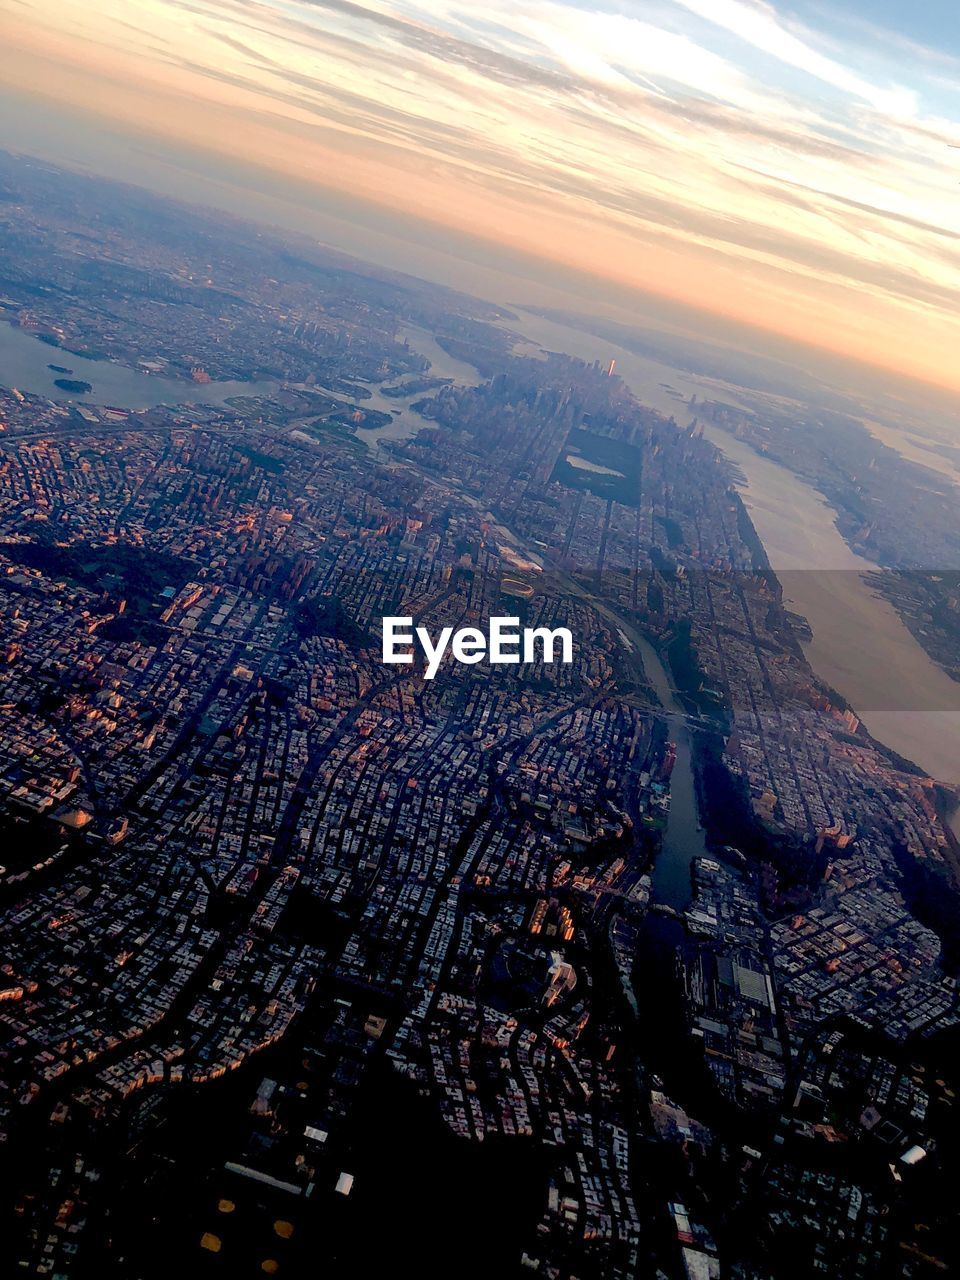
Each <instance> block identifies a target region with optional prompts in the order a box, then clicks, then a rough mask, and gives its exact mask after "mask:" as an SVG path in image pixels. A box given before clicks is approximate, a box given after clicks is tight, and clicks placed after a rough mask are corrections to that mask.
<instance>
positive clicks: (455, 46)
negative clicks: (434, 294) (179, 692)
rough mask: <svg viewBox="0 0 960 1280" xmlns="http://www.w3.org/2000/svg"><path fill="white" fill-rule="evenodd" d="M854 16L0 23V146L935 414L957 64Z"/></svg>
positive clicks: (247, 12) (269, 7)
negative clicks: (724, 346)
mask: <svg viewBox="0 0 960 1280" xmlns="http://www.w3.org/2000/svg"><path fill="white" fill-rule="evenodd" d="M855 9H856V14H854V13H853V12H848V13H847V14H846V15H845V16H844V17H842V18H840V17H837V16H836V15H829V14H828V13H827V11H826V10H825V9H820V8H818V6H816V5H815V4H810V3H806V4H803V5H800V6H797V5H794V6H785V5H782V4H777V5H775V6H774V5H769V4H766V3H761V2H760V0H756V2H755V3H754V2H753V0H717V3H714V4H710V5H707V4H706V3H704V2H702V0H663V2H662V3H661V2H653V0H651V2H649V3H633V4H627V5H620V6H617V5H616V4H612V5H611V4H609V3H607V4H605V5H604V6H602V7H598V8H597V9H595V10H592V11H589V12H588V11H586V10H584V9H583V8H581V7H580V6H578V5H576V4H569V3H568V4H562V3H550V2H546V0H544V2H542V3H535V4H522V5H520V6H519V7H517V8H515V9H510V10H509V11H508V10H506V9H501V8H500V7H499V6H498V5H494V6H493V7H487V8H486V9H485V11H484V17H483V18H482V19H481V18H473V17H471V15H470V13H469V11H468V10H467V9H466V8H464V7H461V6H458V5H457V4H456V3H453V0H450V2H449V3H447V2H445V0H444V2H441V3H431V4H428V5H417V4H415V3H412V2H406V0H404V2H398V3H396V4H388V5H384V4H380V5H376V6H375V5H372V4H371V5H366V6H364V5H355V4H351V3H347V0H325V2H324V3H317V2H312V3H308V2H307V0H290V3H286V4H279V3H275V2H274V0H270V2H265V3H257V4H252V5H244V6H239V5H237V4H235V3H233V2H232V0H203V2H202V3H199V4H196V5H187V4H183V3H180V2H179V0H169V2H167V3H160V2H158V0H134V3H133V4H127V5H124V6H122V16H121V13H120V10H118V7H117V6H116V5H115V4H114V3H112V2H111V0H99V2H94V3H90V4H86V5H83V6H80V5H78V4H76V3H73V2H72V0H67V2H66V3H64V4H63V5H60V6H58V7H57V10H56V13H47V12H45V11H44V6H42V5H38V4H36V3H34V2H33V0H20V2H19V3H13V0H0V22H2V23H3V25H4V27H5V28H6V31H5V36H6V38H7V42H8V45H9V46H10V47H11V48H16V49H17V51H18V56H17V57H16V58H9V59H7V60H6V63H5V68H4V73H3V76H2V81H3V83H4V84H5V86H6V87H7V92H6V93H5V94H4V97H5V98H6V101H7V103H8V106H9V107H10V110H8V111H6V112H5V113H4V114H5V115H6V116H7V117H8V126H7V128H6V129H5V130H4V131H3V133H2V134H0V145H3V146H5V147H7V148H9V149H12V150H18V151H21V152H27V153H30V154H37V155H40V156H42V157H43V158H46V159H48V160H51V161H54V162H59V163H66V164H71V165H73V166H76V167H80V168H82V169H85V170H90V171H93V172H99V173H102V174H103V175H104V176H108V177H115V178H116V177H123V178H125V179H126V180H128V181H131V182H133V183H135V184H138V185H144V186H148V187H152V188H153V189H156V190H159V191H161V192H163V193H165V194H169V195H173V196H176V197H177V198H180V199H185V200H189V201H192V202H195V203H203V204H209V205H212V206H214V207H217V206H219V207H224V208H228V209H231V210H232V211H233V212H236V213H237V214H238V215H239V216H242V217H247V218H252V219H254V220H257V221H261V222H263V221H265V222H270V223H273V224H274V225H277V226H281V227H284V226H285V227H286V228H287V229H289V230H295V231H299V232H301V233H305V234H309V235H312V236H314V237H316V238H317V239H318V240H321V241H322V240H328V241H329V243H330V244H331V245H332V246H333V247H336V248H339V249H342V250H344V251H346V252H349V253H352V254H355V255H356V256H358V257H361V258H365V259H367V260H369V261H372V262H376V263H379V264H380V265H384V266H390V267H391V268H392V269H397V270H403V271H406V272H408V273H409V274H412V275H418V276H421V277H423V278H425V279H430V280H434V281H436V282H438V283H444V284H447V285H448V286H450V287H453V288H458V289H461V290H462V291H463V292H466V293H472V294H476V295H477V296H480V297H484V298H487V299H489V300H493V301H496V302H498V303H499V304H500V305H505V306H509V305H510V304H514V305H517V304H526V305H533V306H550V307H567V308H568V309H571V310H573V309H579V310H585V311H587V312H594V313H597V314H604V313H606V314H608V315H610V316H611V317H615V318H619V319H621V320H627V319H632V320H634V322H637V320H638V317H637V315H636V312H638V311H639V312H640V316H641V317H642V319H640V321H639V322H640V323H643V322H651V321H652V322H655V323H656V324H659V325H667V326H672V327H673V328H674V329H676V330H678V331H684V330H689V331H691V332H693V333H695V334H696V336H698V337H701V338H702V337H709V338H711V339H712V340H714V341H718V342H728V343H730V344H731V345H733V346H735V347H738V348H740V349H743V348H744V347H747V348H749V347H750V346H751V345H755V346H756V348H757V349H758V350H762V351H763V353H764V354H768V355H773V356H775V358H780V359H785V358H786V359H790V358H791V357H790V352H791V351H793V352H795V354H794V355H793V357H792V358H793V359H794V360H795V361H797V362H798V363H799V362H802V361H806V362H807V363H808V365H809V367H810V369H811V371H812V373H813V374H814V376H828V377H830V376H832V377H836V376H837V374H838V369H839V367H840V366H839V363H838V361H836V360H831V359H830V357H831V356H833V357H839V358H840V360H842V361H843V363H844V364H847V362H848V361H852V362H853V363H850V364H849V377H850V378H851V379H853V380H854V381H856V380H857V378H858V377H860V378H863V377H864V374H865V371H864V369H863V366H864V365H867V366H871V367H876V368H879V369H881V370H883V371H884V372H885V374H890V373H894V374H902V375H905V376H906V377H908V378H916V379H919V380H921V381H922V382H929V383H931V384H932V385H933V386H939V387H944V388H948V389H949V390H950V391H956V390H958V389H960V374H958V372H957V371H956V361H955V358H954V357H953V351H954V350H955V347H956V342H957V338H958V336H960V334H958V320H957V315H956V312H957V308H956V301H957V299H958V298H960V252H958V251H957V249H956V248H955V247H954V246H955V242H956V241H957V240H958V239H960V219H958V215H957V212H956V209H957V199H956V189H957V173H958V172H960V160H958V162H957V164H956V165H954V164H952V163H951V160H952V158H953V156H954V153H952V152H951V151H949V150H948V149H947V146H948V143H949V142H950V141H951V140H952V141H960V123H958V121H960V93H958V90H957V87H956V84H955V83H954V81H953V80H952V79H951V75H952V72H953V71H954V70H955V68H956V67H960V55H958V51H957V50H956V49H950V48H947V47H944V43H943V41H942V40H941V42H940V47H939V48H936V49H935V48H933V47H932V46H931V45H930V43H929V39H928V37H929V31H927V30H926V23H927V19H928V18H929V9H928V10H927V18H924V17H923V16H922V15H918V16H917V17H916V18H913V17H911V16H910V15H905V14H903V13H902V12H897V13H896V14H894V15H893V16H891V14H890V11H889V6H886V5H885V4H884V3H883V2H882V0H860V2H859V3H858V4H857V5H856V6H855ZM911 24H915V29H914V27H913V26H912V25H911ZM361 72H362V75H360V74H359V73H361ZM358 76H359V78H358ZM347 80H350V82H351V84H352V86H353V87H352V88H349V89H348V88H347V84H346V82H347ZM282 86H285V87H282ZM198 108H199V110H198ZM108 117H109V119H108ZM761 117H763V118H762V119H761ZM718 147H722V148H723V150H722V151H719V150H718V149H717V148H718ZM494 153H495V154H494ZM956 154H957V156H960V152H958V153H956ZM641 160H642V161H643V162H644V163H643V165H642V166H641V164H640V161H641ZM778 166H779V169H778ZM258 188H261V189H258ZM399 246H402V248H403V252H402V254H401V253H398V247H399ZM518 277H522V282H523V284H522V288H520V286H519V285H518ZM511 283H512V284H513V285H514V294H516V293H517V292H520V293H522V295H523V296H521V297H517V296H513V297H511V296H510V291H509V289H508V288H507V287H506V286H507V285H509V284H511ZM761 335H763V336H761ZM815 352H822V353H824V354H823V356H822V357H821V359H820V360H818V359H817V356H816V355H815V354H814V353H815ZM831 371H832V372H831ZM878 376H879V375H878Z"/></svg>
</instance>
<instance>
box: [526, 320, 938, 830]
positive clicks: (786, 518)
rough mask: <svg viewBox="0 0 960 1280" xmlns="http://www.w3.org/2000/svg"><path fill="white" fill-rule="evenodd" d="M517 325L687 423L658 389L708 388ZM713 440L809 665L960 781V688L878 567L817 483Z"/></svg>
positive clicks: (575, 339) (563, 330)
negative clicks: (880, 580) (847, 538)
mask: <svg viewBox="0 0 960 1280" xmlns="http://www.w3.org/2000/svg"><path fill="white" fill-rule="evenodd" d="M520 320H521V323H520V324H519V325H518V326H517V327H519V328H520V329H521V330H522V331H523V333H524V336H525V337H528V338H530V339H532V340H535V341H537V342H539V343H541V344H542V345H544V346H547V347H549V348H551V349H553V350H563V351H566V352H569V353H570V354H572V355H576V356H579V357H580V358H581V359H584V360H590V361H592V360H601V361H607V360H609V359H610V357H611V356H614V357H616V360H617V372H618V373H619V374H620V375H621V376H622V377H623V378H624V380H625V382H626V383H627V384H628V385H629V386H630V388H631V390H632V391H633V392H634V393H635V395H636V396H637V397H638V398H639V399H640V400H641V401H643V403H645V404H650V405H653V406H654V407H655V408H657V409H659V410H660V411H661V412H664V413H672V414H674V416H676V417H677V418H678V420H679V421H680V422H681V423H685V421H687V420H688V419H689V411H688V410H687V408H686V406H685V405H684V404H682V403H680V402H679V401H678V400H677V399H676V398H675V397H673V396H671V395H670V394H669V391H667V390H666V388H665V387H664V386H663V385H661V384H662V383H663V382H665V381H667V382H669V383H670V385H671V386H672V387H674V388H677V389H680V390H682V391H683V392H685V393H687V394H693V393H694V392H696V393H697V394H702V393H703V391H704V389H705V385H704V384H701V383H699V382H698V380H697V379H694V378H691V377H689V376H688V375H685V374H683V373H681V372H679V371H677V370H670V369H668V368H666V366H662V365H659V364H657V363H655V362H654V361H650V360H645V359H642V358H640V357H638V356H635V355H633V354H632V353H630V352H629V351H626V350H625V349H624V348H622V347H618V346H616V345H615V344H613V343H610V342H608V341H605V340H604V339H602V338H598V337H595V336H594V335H592V334H589V333H584V332H582V331H581V330H579V329H574V328H572V327H570V326H568V325H562V324H557V323H555V322H553V321H548V320H543V319H541V318H540V317H538V316H529V315H527V314H523V315H522V316H521V317H520ZM714 393H715V389H714ZM707 434H708V435H709V438H710V439H711V440H712V441H713V442H714V443H715V444H716V445H717V447H718V448H719V449H720V450H721V451H722V452H723V453H724V454H725V456H726V457H727V458H729V459H730V460H731V462H733V463H735V464H736V466H737V467H738V468H739V470H740V473H741V477H742V479H741V481H740V485H739V487H740V490H741V493H742V495H743V499H744V502H745V504H746V506H747V508H748V510H749V512H750V516H751V519H752V520H753V522H754V525H755V527H756V530H757V533H758V535H759V537H760V540H761V542H762V543H763V546H764V548H765V550H766V552H767V555H768V557H769V559H770V563H771V565H772V566H773V568H774V569H775V570H776V571H777V574H778V577H779V578H780V579H781V582H782V583H783V586H784V595H785V597H786V599H787V601H788V603H789V605H790V607H791V608H792V609H794V610H795V611H796V612H798V613H800V614H802V615H803V616H804V617H805V618H806V619H807V621H808V622H809V624H810V628H811V630H812V632H813V639H812V641H811V642H810V643H807V644H805V645H804V649H805V652H806V654H807V657H808V659H809V661H810V663H811V665H812V666H813V667H814V669H815V670H816V671H817V673H818V674H819V675H820V676H821V677H822V678H823V679H824V680H826V681H827V682H828V683H829V684H830V685H831V686H832V687H833V688H834V689H836V690H837V692H838V693H839V694H840V695H841V696H842V697H843V698H845V699H846V700H847V701H848V702H849V703H850V704H851V706H852V707H853V708H854V710H855V711H856V712H857V714H858V715H860V716H861V717H862V718H863V721H864V723H865V724H866V726H867V728H868V729H869V730H870V732H871V733H872V734H873V735H874V737H876V738H877V740H878V741H880V742H882V743H884V744H885V745H886V746H889V747H891V748H892V749H893V750H894V751H896V752H898V753H899V754H900V755H902V756H905V757H906V758H907V759H909V760H912V761H914V762H915V763H916V764H918V765H920V767H921V768H923V769H924V770H926V771H927V772H929V773H930V774H931V775H932V776H933V777H936V778H939V779H941V780H942V781H944V782H949V783H957V782H960V686H958V685H957V684H956V683H955V682H954V681H953V680H951V679H950V677H949V676H948V675H947V674H946V673H945V672H944V671H943V670H942V669H941V668H940V667H939V666H937V664H936V663H935V662H933V661H932V659H930V658H929V657H928V656H927V654H926V653H925V651H924V650H923V648H922V647H921V645H920V644H919V643H918V642H917V641H916V640H915V639H914V637H913V636H912V635H911V633H910V631H909V630H908V629H907V627H906V626H905V625H904V624H903V622H901V620H900V618H899V616H898V615H897V613H896V611H895V610H894V609H893V607H892V605H890V604H889V603H888V602H887V601H886V600H884V599H883V598H882V597H879V596H878V595H877V594H876V593H875V591H874V590H873V589H872V588H871V587H870V585H869V583H868V582H867V580H866V579H865V578H864V574H865V573H868V572H869V571H870V570H872V569H875V568H876V566H874V565H872V564H871V563H870V561H868V560H864V559H863V558H861V557H859V556H856V555H854V553H853V552H852V551H851V550H850V548H849V547H848V546H847V544H846V543H845V542H844V540H843V538H842V537H841V535H840V533H839V532H838V530H837V528H836V525H835V523H834V513H833V511H832V510H831V508H830V507H829V506H828V504H827V503H826V501H825V500H824V499H823V498H822V497H821V495H820V494H818V493H817V492H816V491H815V490H814V489H813V488H812V487H811V486H810V485H807V484H805V483H804V482H803V481H801V480H799V479H797V477H796V476H794V475H793V474H792V473H791V472H789V471H788V470H786V468H784V467H781V466H779V465H778V464H777V463H774V462H772V461H770V460H769V459H766V458H761V457H760V456H759V454H757V453H755V452H754V451H753V450H752V449H750V448H749V446H747V445H744V444H741V443H740V442H739V441H737V440H735V439H734V438H733V437H732V436H730V435H728V434H727V433H726V432H723V431H719V430H713V431H708V432H707ZM955 823H957V820H956V819H955ZM957 825H958V826H960V823H957Z"/></svg>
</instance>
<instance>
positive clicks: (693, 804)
mask: <svg viewBox="0 0 960 1280" xmlns="http://www.w3.org/2000/svg"><path fill="white" fill-rule="evenodd" d="M635 641H636V643H637V647H638V649H639V652H640V657H641V659H642V660H643V669H644V671H645V672H646V673H647V677H648V679H649V681H650V683H651V684H652V685H653V687H654V689H655V690H656V694H657V697H658V698H659V700H660V702H661V704H662V706H663V707H664V709H665V710H666V711H668V712H670V713H671V721H670V729H669V733H670V737H671V739H672V740H673V742H675V743H676V748H677V751H676V759H675V760H674V765H673V772H672V773H671V774H670V812H669V814H668V816H667V826H666V830H665V831H664V833H663V842H662V844H661V846H660V851H659V853H658V854H657V859H656V862H655V864H654V868H653V877H652V885H653V895H652V896H653V901H654V902H660V903H663V904H664V905H665V906H668V907H673V908H675V910H677V911H682V910H683V909H684V907H685V906H686V905H687V903H688V902H689V901H690V864H691V863H692V862H693V860H694V859H695V858H703V857H706V855H707V847H706V842H705V840H704V833H703V828H702V826H701V825H700V818H699V813H700V808H699V803H698V800H697V785H696V780H695V778H694V773H693V750H692V744H691V741H690V730H689V728H688V727H687V722H686V719H685V713H684V708H683V706H682V705H681V704H680V702H679V700H678V699H677V696H676V692H675V690H674V687H673V682H672V680H671V679H670V676H669V673H668V672H667V669H666V666H665V664H664V662H663V659H662V658H661V657H660V655H659V653H657V651H656V649H654V647H653V645H652V644H650V643H649V642H648V641H647V640H644V639H643V637H642V636H635Z"/></svg>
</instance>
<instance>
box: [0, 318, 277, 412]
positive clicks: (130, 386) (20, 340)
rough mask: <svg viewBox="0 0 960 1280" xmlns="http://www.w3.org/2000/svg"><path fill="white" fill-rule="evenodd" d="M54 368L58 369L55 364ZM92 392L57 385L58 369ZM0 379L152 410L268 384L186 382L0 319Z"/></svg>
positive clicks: (47, 392)
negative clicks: (57, 342)
mask: <svg viewBox="0 0 960 1280" xmlns="http://www.w3.org/2000/svg"><path fill="white" fill-rule="evenodd" d="M54 366H56V367H54ZM61 368H63V369H68V370H69V373H68V374H67V375H66V376H67V377H69V378H70V379H73V380H75V381H78V382H87V383H89V384H90V390H89V391H85V392H83V393H75V392H71V391H68V390H65V389H64V388H62V387H58V386H57V385H56V379H57V378H58V377H61V376H62V375H61V374H60V372H59V370H60V369H61ZM0 383H2V385H3V386H5V387H11V388H12V387H15V388H16V389H17V390H18V391H22V392H29V393H30V394H32V395H38V396H44V397H46V399H48V400H56V401H59V402H61V403H65V404H66V403H76V404H99V405H111V406H113V407H115V408H117V409H152V408H155V407H156V406H157V405H178V404H223V403H224V401H226V400H227V399H228V398H229V397H231V396H240V395H266V394H268V393H269V392H270V391H272V390H273V389H274V383H272V382H207V383H200V382H185V381H183V380H181V379H179V378H165V377H163V376H162V375H160V374H154V373H145V372H143V371H142V370H140V369H131V368H129V367H128V366H126V365H122V364H115V363H114V362H113V361H112V360H88V359H87V358H86V357H85V356H78V355H74V354H73V352H71V351H64V350H63V349H62V348H60V347H52V346H50V345H49V344H48V343H46V342H43V341H41V339H40V338H38V337H36V336H35V335H34V334H32V333H29V332H28V331H26V330H24V329H17V328H15V327H14V326H13V325H12V324H9V323H7V322H6V321H0Z"/></svg>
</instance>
